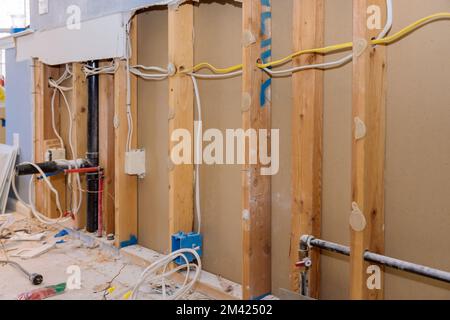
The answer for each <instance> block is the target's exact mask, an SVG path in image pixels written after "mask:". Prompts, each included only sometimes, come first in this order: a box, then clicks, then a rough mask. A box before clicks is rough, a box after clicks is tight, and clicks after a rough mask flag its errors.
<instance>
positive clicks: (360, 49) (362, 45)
mask: <svg viewBox="0 0 450 320" xmlns="http://www.w3.org/2000/svg"><path fill="white" fill-rule="evenodd" d="M367 46H368V42H367V40H366V39H358V40H356V42H355V48H354V54H355V55H356V56H357V57H359V56H361V55H362V54H363V53H364V51H366V49H367Z"/></svg>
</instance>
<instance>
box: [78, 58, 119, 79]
mask: <svg viewBox="0 0 450 320" xmlns="http://www.w3.org/2000/svg"><path fill="white" fill-rule="evenodd" d="M118 69H119V64H118V63H117V62H116V60H113V61H112V62H111V64H110V65H106V66H101V67H97V68H95V67H93V66H91V65H89V64H84V65H83V72H84V75H85V76H86V78H87V77H90V76H95V75H98V74H115V73H116V72H117V70H118Z"/></svg>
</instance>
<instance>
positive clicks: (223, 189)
mask: <svg viewBox="0 0 450 320" xmlns="http://www.w3.org/2000/svg"><path fill="white" fill-rule="evenodd" d="M194 14H195V16H194V18H195V61H196V63H199V62H203V61H209V62H211V63H212V64H214V65H217V66H230V65H235V64H238V63H240V62H241V61H242V48H241V34H242V31H241V29H242V22H241V21H242V9H241V7H240V6H238V5H236V4H234V3H233V2H232V1H228V2H227V1H219V2H212V1H207V2H205V3H201V4H200V5H198V6H197V5H196V8H195V11H194ZM241 82H242V78H241V77H238V78H234V79H226V80H212V81H211V80H201V81H200V82H199V88H200V94H201V99H202V108H203V112H202V113H203V120H204V124H203V126H204V130H207V129H211V128H214V129H219V130H220V131H221V132H222V133H223V135H224V136H225V130H226V129H236V128H241V127H242V113H241V107H240V106H241V100H240V97H241V88H242V87H241ZM204 145H205V146H206V145H207V144H204ZM241 170H242V166H240V165H203V166H201V178H200V181H201V209H202V233H203V235H204V240H205V244H204V258H203V263H204V265H205V269H206V270H207V271H209V272H212V273H215V274H218V275H221V276H223V277H225V278H228V279H230V280H233V281H235V282H239V283H240V282H241V281H242V235H241V217H242V214H241V212H242V208H241Z"/></svg>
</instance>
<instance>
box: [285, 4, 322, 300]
mask: <svg viewBox="0 0 450 320" xmlns="http://www.w3.org/2000/svg"><path fill="white" fill-rule="evenodd" d="M293 13H294V51H300V50H304V49H310V48H320V47H322V46H323V44H324V2H323V0H294V9H293ZM321 62H323V57H322V56H321V55H303V56H301V57H299V58H297V59H295V60H294V66H300V65H306V64H316V63H321ZM292 84H293V94H294V96H293V111H292V209H291V210H292V222H291V250H290V282H291V289H292V290H293V291H297V292H298V291H299V289H300V279H299V269H298V268H297V267H296V262H298V260H299V254H298V250H299V243H300V238H301V236H303V235H313V236H315V237H320V234H321V211H322V203H321V202H322V141H323V90H324V89H323V86H324V78H323V71H321V70H307V71H302V72H297V73H295V74H293V76H292ZM310 257H311V260H312V267H311V268H310V270H309V273H308V274H309V281H308V282H309V295H310V296H311V297H313V298H319V287H320V282H319V280H320V265H319V262H320V251H319V250H313V251H312V253H311V256H310Z"/></svg>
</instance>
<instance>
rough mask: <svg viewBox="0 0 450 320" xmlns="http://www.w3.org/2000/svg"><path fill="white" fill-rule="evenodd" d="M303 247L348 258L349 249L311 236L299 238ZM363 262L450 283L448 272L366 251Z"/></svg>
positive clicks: (449, 273)
mask: <svg viewBox="0 0 450 320" xmlns="http://www.w3.org/2000/svg"><path fill="white" fill-rule="evenodd" d="M305 245H306V246H308V247H315V248H319V249H323V250H327V251H331V252H335V253H339V254H342V255H345V256H350V248H349V247H346V246H343V245H340V244H337V243H333V242H329V241H325V240H321V239H315V238H314V237H313V236H303V237H302V238H301V240H300V246H301V247H302V246H305ZM364 260H366V261H369V262H373V263H376V264H380V265H384V266H387V267H390V268H393V269H397V270H401V271H405V272H409V273H414V274H417V275H420V276H424V277H427V278H431V279H435V280H439V281H443V282H447V283H450V272H447V271H443V270H438V269H434V268H430V267H427V266H423V265H420V264H416V263H412V262H408V261H403V260H399V259H395V258H391V257H387V256H384V255H381V254H377V253H373V252H370V251H366V252H365V253H364Z"/></svg>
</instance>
